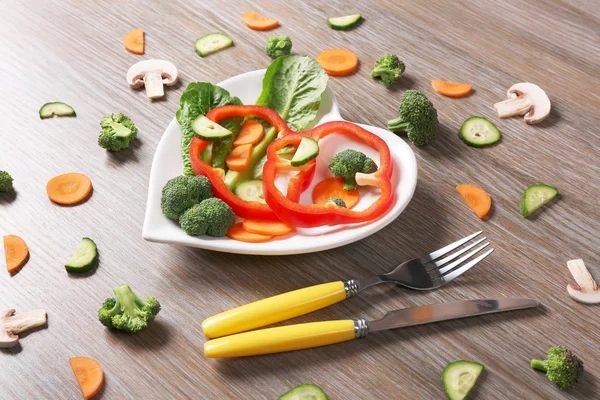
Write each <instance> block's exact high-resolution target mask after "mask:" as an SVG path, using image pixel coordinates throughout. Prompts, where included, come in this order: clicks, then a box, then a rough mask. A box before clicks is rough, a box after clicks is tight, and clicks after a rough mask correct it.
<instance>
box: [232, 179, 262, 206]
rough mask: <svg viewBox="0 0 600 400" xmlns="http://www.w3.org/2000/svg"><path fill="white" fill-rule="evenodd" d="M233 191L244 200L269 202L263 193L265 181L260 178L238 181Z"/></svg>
mask: <svg viewBox="0 0 600 400" xmlns="http://www.w3.org/2000/svg"><path fill="white" fill-rule="evenodd" d="M233 193H234V194H235V195H236V196H237V197H239V198H240V199H242V200H244V201H255V202H257V203H262V204H267V202H266V201H265V195H264V193H263V182H262V181H261V180H260V179H252V180H248V181H242V182H240V183H238V184H237V185H236V186H235V188H234V189H233Z"/></svg>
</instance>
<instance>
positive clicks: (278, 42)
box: [267, 36, 292, 59]
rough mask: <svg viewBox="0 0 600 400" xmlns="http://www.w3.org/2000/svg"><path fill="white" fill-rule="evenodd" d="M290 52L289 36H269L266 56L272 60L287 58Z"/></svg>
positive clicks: (290, 41)
mask: <svg viewBox="0 0 600 400" xmlns="http://www.w3.org/2000/svg"><path fill="white" fill-rule="evenodd" d="M291 51H292V40H291V39H290V37H289V36H271V37H270V38H269V39H268V40H267V55H268V56H269V57H271V58H272V59H276V58H277V57H281V56H287V55H288V54H290V52H291Z"/></svg>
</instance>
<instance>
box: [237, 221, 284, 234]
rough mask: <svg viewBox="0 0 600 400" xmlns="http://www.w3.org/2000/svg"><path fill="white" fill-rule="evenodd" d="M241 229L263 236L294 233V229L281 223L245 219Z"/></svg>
mask: <svg viewBox="0 0 600 400" xmlns="http://www.w3.org/2000/svg"><path fill="white" fill-rule="evenodd" d="M242 227H243V228H244V230H245V231H246V232H250V233H257V234H259V235H265V236H282V235H287V234H288V233H290V232H293V231H294V227H293V226H292V225H290V224H286V223H285V222H283V221H266V220H260V219H245V220H244V222H243V223H242Z"/></svg>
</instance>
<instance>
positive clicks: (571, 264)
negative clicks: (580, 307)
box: [567, 259, 600, 304]
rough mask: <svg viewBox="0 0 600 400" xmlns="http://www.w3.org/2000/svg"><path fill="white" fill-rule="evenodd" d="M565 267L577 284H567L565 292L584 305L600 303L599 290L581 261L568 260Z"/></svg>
mask: <svg viewBox="0 0 600 400" xmlns="http://www.w3.org/2000/svg"><path fill="white" fill-rule="evenodd" d="M567 267H568V268H569V271H570V272H571V275H573V279H575V282H577V284H576V285H573V284H571V283H569V284H568V285H567V292H568V293H569V296H571V297H572V298H573V299H574V300H576V301H578V302H580V303H585V304H598V303H600V290H598V284H597V283H596V281H595V280H594V278H593V277H592V275H591V274H590V271H588V269H587V268H586V266H585V264H584V263H583V260H581V259H578V260H570V261H568V262H567Z"/></svg>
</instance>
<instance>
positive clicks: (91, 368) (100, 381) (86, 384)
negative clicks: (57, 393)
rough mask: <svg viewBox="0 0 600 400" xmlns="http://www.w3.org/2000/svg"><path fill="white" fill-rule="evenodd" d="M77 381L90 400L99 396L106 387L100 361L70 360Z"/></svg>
mask: <svg viewBox="0 0 600 400" xmlns="http://www.w3.org/2000/svg"><path fill="white" fill-rule="evenodd" d="M69 364H71V368H73V373H74V374H75V379H77V383H78V384H79V387H80V388H81V391H82V392H83V397H84V398H85V399H86V400H88V399H91V398H92V397H94V396H95V395H97V394H98V393H99V392H100V389H102V385H104V371H102V367H100V364H98V361H96V360H94V359H93V358H88V357H73V358H70V359H69Z"/></svg>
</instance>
